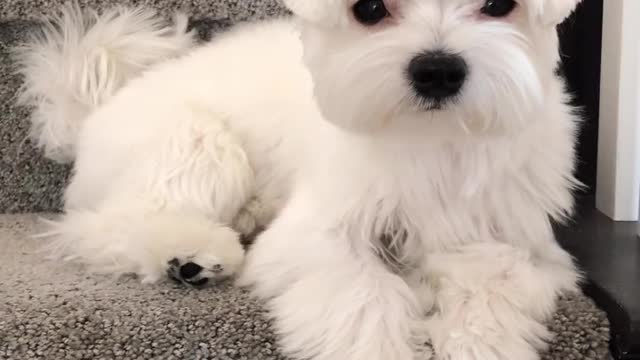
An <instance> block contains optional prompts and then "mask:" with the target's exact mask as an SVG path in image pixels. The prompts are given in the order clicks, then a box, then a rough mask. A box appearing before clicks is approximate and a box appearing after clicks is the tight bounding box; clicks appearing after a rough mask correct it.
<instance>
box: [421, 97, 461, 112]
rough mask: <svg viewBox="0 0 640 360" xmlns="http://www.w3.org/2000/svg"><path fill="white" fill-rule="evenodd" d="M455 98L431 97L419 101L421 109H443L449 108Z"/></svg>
mask: <svg viewBox="0 0 640 360" xmlns="http://www.w3.org/2000/svg"><path fill="white" fill-rule="evenodd" d="M455 102H456V101H455V99H431V100H422V99H421V100H420V101H418V109H419V111H443V110H446V109H447V108H449V107H450V106H451V105H452V104H453V103H455Z"/></svg>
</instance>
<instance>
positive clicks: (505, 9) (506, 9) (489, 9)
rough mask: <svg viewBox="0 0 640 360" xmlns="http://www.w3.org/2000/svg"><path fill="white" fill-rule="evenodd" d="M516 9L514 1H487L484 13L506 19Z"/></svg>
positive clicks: (483, 9)
mask: <svg viewBox="0 0 640 360" xmlns="http://www.w3.org/2000/svg"><path fill="white" fill-rule="evenodd" d="M515 7H516V2H515V1H514V0H486V2H485V4H484V6H483V7H482V10H481V11H482V13H483V14H485V15H488V16H491V17H496V18H500V17H505V16H507V15H509V14H510V13H511V12H512V11H513V9H515Z"/></svg>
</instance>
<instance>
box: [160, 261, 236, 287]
mask: <svg viewBox="0 0 640 360" xmlns="http://www.w3.org/2000/svg"><path fill="white" fill-rule="evenodd" d="M167 265H168V268H167V275H168V276H169V278H171V279H172V280H175V281H177V282H180V283H182V284H185V285H189V286H193V287H202V286H205V285H206V284H207V283H209V280H210V279H213V280H222V279H224V277H225V276H224V273H225V271H224V265H223V264H220V263H215V264H212V265H211V266H209V267H206V268H205V267H204V266H202V265H200V264H198V263H196V262H193V261H190V260H187V259H178V258H173V259H171V260H170V261H169V263H168V264H167Z"/></svg>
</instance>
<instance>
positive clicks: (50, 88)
mask: <svg viewBox="0 0 640 360" xmlns="http://www.w3.org/2000/svg"><path fill="white" fill-rule="evenodd" d="M194 44H195V36H194V34H193V33H192V32H189V31H188V30H187V17H186V16H184V15H176V17H175V19H174V22H173V24H170V23H168V22H166V21H165V19H163V18H162V17H160V16H158V15H157V14H156V12H155V11H153V10H150V9H143V8H124V7H119V8H114V9H111V10H109V11H106V12H104V13H101V14H99V13H97V12H96V11H94V10H81V9H80V8H79V6H78V5H77V4H69V5H66V6H65V7H63V8H62V9H61V10H60V12H59V13H58V14H57V15H55V16H54V17H52V18H49V19H46V20H45V21H44V26H43V28H42V31H41V32H39V33H38V34H35V35H34V36H32V37H31V39H30V40H28V41H27V42H26V43H24V44H22V45H21V46H19V47H18V48H17V49H16V51H15V54H16V61H17V65H18V72H19V73H20V74H22V75H23V77H24V85H23V87H22V89H21V92H20V95H19V98H18V101H19V103H20V104H22V105H27V106H30V107H33V113H32V116H31V123H32V131H31V137H32V138H33V139H34V141H35V142H36V143H37V145H38V147H39V148H42V149H43V150H44V153H45V156H47V157H49V158H51V159H53V160H56V161H59V162H69V161H73V159H74V158H75V144H76V139H77V133H78V132H79V129H80V127H81V124H82V122H83V120H84V119H85V118H86V117H87V115H88V114H89V113H90V112H91V111H92V110H93V109H94V108H95V107H97V106H99V105H101V104H103V103H104V102H105V101H106V100H108V99H109V98H110V97H111V96H112V95H113V94H114V93H115V92H116V91H117V90H118V89H120V88H121V87H122V86H123V85H124V84H125V83H126V82H127V81H129V80H130V79H132V78H134V77H136V76H137V75H138V74H139V73H140V72H141V71H144V70H145V69H147V68H149V67H150V66H151V65H153V64H154V63H157V62H159V61H162V60H165V59H168V58H172V57H175V56H177V55H180V54H183V53H184V52H186V50H187V49H189V48H191V47H192V46H193V45H194Z"/></svg>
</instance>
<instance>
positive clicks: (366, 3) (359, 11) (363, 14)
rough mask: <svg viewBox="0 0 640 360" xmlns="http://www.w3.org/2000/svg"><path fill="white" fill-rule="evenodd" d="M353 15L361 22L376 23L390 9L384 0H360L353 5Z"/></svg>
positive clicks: (386, 14) (384, 16)
mask: <svg viewBox="0 0 640 360" xmlns="http://www.w3.org/2000/svg"><path fill="white" fill-rule="evenodd" d="M311 1H313V0H311ZM353 15H354V16H355V18H356V20H358V21H359V22H360V23H361V24H364V25H375V24H377V23H379V22H380V21H382V20H384V18H386V17H387V16H389V11H388V10H387V7H386V6H385V5H384V0H359V1H358V2H357V3H356V4H355V5H353Z"/></svg>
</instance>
